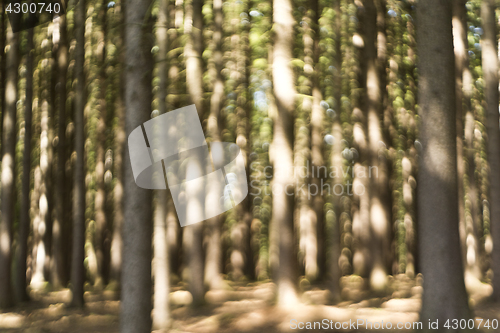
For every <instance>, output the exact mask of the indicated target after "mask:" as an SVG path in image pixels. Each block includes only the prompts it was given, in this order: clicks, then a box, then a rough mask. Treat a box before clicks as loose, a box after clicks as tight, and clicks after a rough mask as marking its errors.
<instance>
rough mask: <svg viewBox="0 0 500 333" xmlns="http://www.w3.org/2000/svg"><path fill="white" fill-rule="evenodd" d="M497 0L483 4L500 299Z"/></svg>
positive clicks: (497, 294) (499, 294)
mask: <svg viewBox="0 0 500 333" xmlns="http://www.w3.org/2000/svg"><path fill="white" fill-rule="evenodd" d="M495 8H496V2H495V1H494V0H486V1H483V2H482V4H481V19H482V20H483V29H484V38H483V39H482V51H483V53H482V55H483V58H482V65H483V73H484V81H485V100H486V110H487V112H486V114H487V118H486V119H487V121H486V130H487V133H488V162H489V166H490V167H489V178H490V179H489V180H490V193H489V195H490V198H489V199H490V205H489V207H490V225H491V232H492V237H493V244H495V246H494V248H493V253H492V268H493V273H494V278H493V292H494V294H493V298H494V299H495V300H496V301H500V246H499V245H500V205H499V204H498V203H500V128H499V126H500V124H499V115H498V53H497V38H496V37H497V21H496V17H495Z"/></svg>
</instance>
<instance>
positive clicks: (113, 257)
mask: <svg viewBox="0 0 500 333" xmlns="http://www.w3.org/2000/svg"><path fill="white" fill-rule="evenodd" d="M124 10H125V6H124V3H123V0H120V2H119V5H117V6H116V8H115V15H119V16H118V17H119V19H117V23H116V25H115V26H114V28H115V29H118V28H117V27H118V26H119V25H121V28H120V29H118V33H117V34H116V35H115V36H114V37H115V45H116V48H117V49H118V50H120V52H119V54H120V55H119V56H118V60H119V62H120V63H121V64H122V63H124V62H125V56H124V53H125V52H123V51H124V47H123V43H122V41H123V40H124V37H125V28H124V25H123V24H122V23H123V22H124ZM118 68H119V74H118V75H116V78H115V81H114V82H116V84H117V86H118V88H117V97H116V100H115V105H114V111H115V116H116V118H117V119H118V122H117V124H116V126H115V129H114V134H115V142H114V154H113V172H114V175H115V179H116V183H115V187H114V189H113V207H114V215H113V235H112V236H111V237H112V238H111V249H110V251H111V253H110V261H111V262H110V283H112V284H113V285H114V287H118V286H117V284H118V283H119V282H120V274H121V266H122V250H123V239H122V225H123V149H124V145H125V140H126V136H125V119H124V109H125V106H124V105H123V102H124V96H125V91H124V89H125V74H124V71H123V67H122V66H118ZM112 287H113V286H112ZM117 289H118V288H117Z"/></svg>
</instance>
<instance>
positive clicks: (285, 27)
mask: <svg viewBox="0 0 500 333" xmlns="http://www.w3.org/2000/svg"><path fill="white" fill-rule="evenodd" d="M273 22H274V31H275V38H274V50H273V67H272V68H273V87H274V97H275V100H276V106H277V111H278V112H277V117H276V119H275V120H274V138H273V147H272V149H273V161H274V168H273V172H274V175H273V187H274V188H276V189H279V191H276V193H273V199H272V200H273V210H272V220H273V223H277V224H278V225H279V231H278V232H279V237H278V238H279V240H278V244H279V271H278V305H279V306H281V307H289V306H293V304H295V303H296V302H297V290H296V283H297V276H296V274H297V271H296V263H295V261H296V256H295V241H294V227H293V226H294V222H293V221H294V220H293V215H294V212H293V211H294V192H295V189H294V175H293V124H294V109H295V95H296V91H295V80H294V77H293V72H292V69H291V67H290V62H291V60H292V48H293V40H294V39H293V30H294V25H295V20H294V18H293V15H292V2H291V1H290V0H274V1H273Z"/></svg>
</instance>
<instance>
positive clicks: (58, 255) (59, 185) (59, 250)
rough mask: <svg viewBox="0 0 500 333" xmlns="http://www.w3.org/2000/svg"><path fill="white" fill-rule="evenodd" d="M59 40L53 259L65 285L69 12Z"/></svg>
mask: <svg viewBox="0 0 500 333" xmlns="http://www.w3.org/2000/svg"><path fill="white" fill-rule="evenodd" d="M59 36H60V37H59V44H58V47H57V67H58V78H57V81H58V82H57V86H58V95H59V103H58V105H57V110H58V132H57V139H58V140H57V148H56V154H57V164H56V172H55V186H54V188H55V193H54V206H55V216H54V217H55V218H54V224H53V228H52V238H53V242H52V259H51V272H52V275H51V282H52V285H53V286H54V287H55V288H60V287H62V286H63V285H64V284H65V283H66V282H67V276H66V274H65V270H64V255H63V252H64V251H63V239H64V238H65V235H64V230H65V228H64V227H63V224H66V223H67V221H66V223H65V217H66V215H67V208H66V205H65V200H66V197H67V195H68V194H67V191H66V185H65V183H66V160H67V147H68V145H67V140H66V118H67V117H66V80H67V72H68V68H67V67H68V44H67V41H66V38H67V33H66V15H62V16H60V17H59Z"/></svg>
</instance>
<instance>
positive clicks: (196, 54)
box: [183, 0, 205, 307]
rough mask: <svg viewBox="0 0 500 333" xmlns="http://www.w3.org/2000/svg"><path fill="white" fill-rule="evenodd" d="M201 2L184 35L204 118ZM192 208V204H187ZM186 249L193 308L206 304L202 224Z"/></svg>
mask: <svg viewBox="0 0 500 333" xmlns="http://www.w3.org/2000/svg"><path fill="white" fill-rule="evenodd" d="M202 6H203V1H202V0H190V2H187V4H186V14H185V15H186V17H185V21H184V32H185V33H186V34H187V40H186V44H185V46H184V56H185V58H186V86H187V91H188V93H189V97H190V100H191V102H192V103H194V104H195V105H196V109H197V111H198V116H199V118H200V119H203V118H204V108H203V81H202V79H203V58H202V54H203V34H202V32H203V15H202ZM193 163H194V164H198V165H196V166H194V165H193V167H194V168H196V169H197V170H199V171H200V172H201V166H200V165H199V161H193ZM189 199H190V200H193V201H194V202H193V204H194V205H195V207H201V208H200V209H204V206H205V205H204V203H199V202H196V200H197V199H196V197H195V196H192V197H191V198H189ZM188 205H189V204H188ZM188 213H189V214H199V213H200V212H195V211H190V212H188ZM183 237H184V245H185V246H184V249H185V251H186V252H185V253H186V256H187V263H188V265H189V268H188V271H189V276H188V290H189V292H190V293H191V295H192V297H193V303H192V305H193V306H195V307H196V306H200V305H201V304H202V303H204V298H203V296H204V284H203V277H204V274H203V268H204V267H203V247H202V241H203V240H202V238H203V224H202V223H197V224H193V225H189V226H187V227H185V228H184V230H183Z"/></svg>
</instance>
